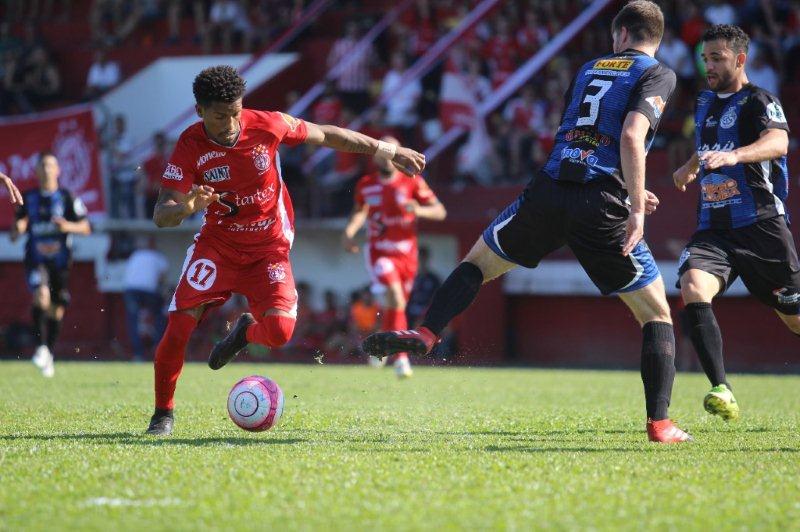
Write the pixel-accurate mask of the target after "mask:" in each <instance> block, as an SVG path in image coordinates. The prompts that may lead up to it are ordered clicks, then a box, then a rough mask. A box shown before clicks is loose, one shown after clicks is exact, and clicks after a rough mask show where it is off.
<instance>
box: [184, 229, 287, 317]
mask: <svg viewBox="0 0 800 532" xmlns="http://www.w3.org/2000/svg"><path fill="white" fill-rule="evenodd" d="M233 292H236V293H238V294H242V295H243V296H245V297H246V298H247V304H248V305H249V306H250V312H252V313H253V315H254V316H256V317H259V316H262V315H263V314H264V312H265V311H267V310H269V309H278V310H283V311H285V312H289V313H290V314H292V315H293V316H296V315H297V291H295V287H294V277H293V276H292V265H291V264H290V263H289V251H288V249H285V248H284V249H280V250H267V251H258V252H244V251H239V250H236V249H233V248H231V247H229V246H226V245H224V244H219V243H217V242H215V241H214V240H210V239H202V238H199V239H198V240H197V241H195V243H194V244H192V245H191V246H189V249H187V250H186V260H185V261H184V262H183V270H182V271H181V277H180V280H179V281H178V287H177V288H176V289H175V295H174V296H173V297H172V303H170V306H169V310H170V311H174V310H186V309H191V308H195V307H198V306H200V305H208V306H216V305H221V304H223V303H225V301H227V300H228V298H229V297H231V293H233Z"/></svg>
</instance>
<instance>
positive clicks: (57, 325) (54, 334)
mask: <svg viewBox="0 0 800 532" xmlns="http://www.w3.org/2000/svg"><path fill="white" fill-rule="evenodd" d="M60 332H61V320H57V319H55V318H47V335H46V338H47V347H48V349H50V351H51V352H52V351H53V346H55V345H56V340H58V334H59V333H60Z"/></svg>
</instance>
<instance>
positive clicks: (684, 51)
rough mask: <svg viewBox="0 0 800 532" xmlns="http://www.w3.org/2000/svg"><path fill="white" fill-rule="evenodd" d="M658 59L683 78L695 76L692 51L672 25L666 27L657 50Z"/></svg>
mask: <svg viewBox="0 0 800 532" xmlns="http://www.w3.org/2000/svg"><path fill="white" fill-rule="evenodd" d="M656 59H658V60H659V61H661V62H663V63H664V64H665V65H667V66H668V67H670V68H671V69H672V70H674V71H675V74H677V75H678V77H679V78H681V79H687V80H688V79H691V78H693V77H694V76H695V69H694V60H693V59H692V53H691V51H690V50H689V47H688V46H686V43H685V42H683V41H682V40H680V39H677V38H676V37H675V32H674V30H673V29H672V28H671V27H670V26H665V27H664V39H663V40H662V41H661V46H659V48H658V52H656Z"/></svg>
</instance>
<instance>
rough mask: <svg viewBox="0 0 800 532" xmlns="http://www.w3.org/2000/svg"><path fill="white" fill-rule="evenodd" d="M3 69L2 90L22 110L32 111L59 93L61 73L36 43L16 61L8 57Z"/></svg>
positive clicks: (43, 49) (47, 54) (42, 48)
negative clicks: (3, 88) (3, 86)
mask: <svg viewBox="0 0 800 532" xmlns="http://www.w3.org/2000/svg"><path fill="white" fill-rule="evenodd" d="M12 57H13V56H12ZM4 71H5V80H4V81H5V83H4V85H5V91H7V92H8V94H10V95H11V96H12V98H13V99H14V101H15V103H16V105H17V107H18V108H19V110H20V111H22V112H23V113H30V112H33V111H34V110H35V109H36V108H37V107H39V106H41V104H43V103H47V102H49V101H51V100H53V99H55V98H56V97H58V95H59V94H60V92H61V75H60V74H59V72H58V68H57V67H56V65H55V63H54V62H53V61H52V60H51V59H50V54H49V53H48V52H47V50H46V49H45V48H44V47H43V46H41V45H36V46H35V47H34V48H32V49H31V50H30V52H29V53H28V54H27V55H26V56H24V57H22V58H20V59H17V60H16V61H14V60H13V59H10V60H9V61H8V62H7V63H5V66H4Z"/></svg>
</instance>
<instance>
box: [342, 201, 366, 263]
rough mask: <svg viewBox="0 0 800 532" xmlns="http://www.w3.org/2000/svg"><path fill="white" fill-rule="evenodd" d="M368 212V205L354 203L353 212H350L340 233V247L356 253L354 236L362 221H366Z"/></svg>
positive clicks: (356, 247)
mask: <svg viewBox="0 0 800 532" xmlns="http://www.w3.org/2000/svg"><path fill="white" fill-rule="evenodd" d="M368 212H369V206H368V205H361V206H358V205H355V206H354V207H353V212H352V213H350V218H349V219H348V220H347V225H346V226H345V228H344V232H343V233H342V247H344V249H345V251H347V252H349V253H358V244H356V242H355V236H356V234H357V233H358V231H359V230H360V229H361V228H362V227H363V226H364V222H366V221H367V213H368Z"/></svg>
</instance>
